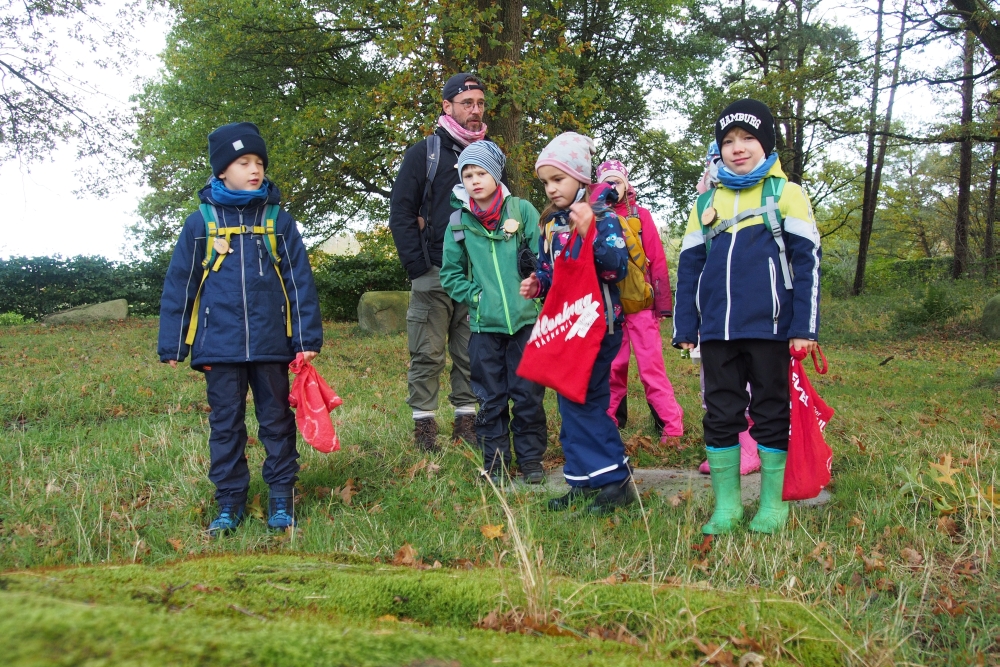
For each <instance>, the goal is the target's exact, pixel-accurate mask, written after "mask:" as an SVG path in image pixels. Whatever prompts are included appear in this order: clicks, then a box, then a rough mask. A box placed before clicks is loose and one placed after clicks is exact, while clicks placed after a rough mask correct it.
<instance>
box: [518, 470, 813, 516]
mask: <svg viewBox="0 0 1000 667" xmlns="http://www.w3.org/2000/svg"><path fill="white" fill-rule="evenodd" d="M635 485H636V487H638V489H639V493H645V492H646V491H653V493H657V494H660V495H663V496H668V497H669V496H673V495H675V494H677V493H679V492H681V491H691V492H692V493H693V494H694V496H695V497H696V498H697V497H702V496H704V497H707V498H711V496H712V482H711V481H710V480H709V476H708V475H702V474H701V473H699V472H698V471H697V470H679V469H671V468H636V469H635ZM534 488H538V487H534ZM542 488H544V489H546V490H548V491H550V492H551V491H553V490H555V491H556V492H558V493H565V492H567V491H569V485H568V484H566V480H565V478H564V477H563V475H562V468H557V469H555V470H552V471H550V472H549V479H548V482H547V483H546V484H545V486H544V487H542ZM741 490H742V492H743V502H744V503H748V502H751V501H755V500H757V499H758V498H759V497H760V473H756V472H755V473H751V474H749V475H744V476H743V480H742V484H741ZM828 502H830V492H829V491H827V490H826V489H824V490H823V491H821V492H820V494H819V496H817V497H815V498H811V499H809V500H799V501H797V503H798V504H799V505H804V506H807V507H810V506H816V505H825V504H826V503H828Z"/></svg>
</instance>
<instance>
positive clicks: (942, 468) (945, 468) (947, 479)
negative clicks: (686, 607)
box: [930, 454, 961, 486]
mask: <svg viewBox="0 0 1000 667" xmlns="http://www.w3.org/2000/svg"><path fill="white" fill-rule="evenodd" d="M939 461H940V463H931V464H930V467H931V468H933V469H934V470H937V471H938V472H939V473H940V476H939V477H937V478H935V479H934V481H935V482H937V483H938V484H947V485H948V486H955V479H954V476H955V474H956V473H958V472H961V470H960V469H958V468H952V467H951V454H945V455H944V456H942V457H941V458H940V459H939Z"/></svg>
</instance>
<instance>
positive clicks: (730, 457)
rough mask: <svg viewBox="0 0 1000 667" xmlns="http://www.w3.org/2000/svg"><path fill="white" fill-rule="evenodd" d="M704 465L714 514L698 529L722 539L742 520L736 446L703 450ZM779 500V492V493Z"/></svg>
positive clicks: (738, 449) (737, 450) (737, 446)
mask: <svg viewBox="0 0 1000 667" xmlns="http://www.w3.org/2000/svg"><path fill="white" fill-rule="evenodd" d="M706 451H707V452H708V465H709V467H710V468H711V470H712V491H713V492H714V493H715V511H714V512H712V518H711V519H709V520H708V523H706V524H705V525H704V526H702V527H701V532H703V533H705V534H706V535H722V534H723V533H728V532H730V531H732V530H733V529H734V528H736V526H738V525H739V523H740V521H741V520H742V519H743V499H742V498H741V497H740V446H739V445H733V446H732V447H726V448H725V449H712V448H711V447H707V448H706ZM778 495H779V497H780V495H781V494H780V491H779V494H778Z"/></svg>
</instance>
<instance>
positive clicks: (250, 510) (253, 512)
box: [246, 493, 264, 520]
mask: <svg viewBox="0 0 1000 667" xmlns="http://www.w3.org/2000/svg"><path fill="white" fill-rule="evenodd" d="M246 511H247V514H249V515H250V516H253V517H256V518H258V519H261V520H263V519H264V509H263V508H262V507H261V506H260V494H259V493H258V494H257V495H255V496H254V497H253V500H251V501H250V502H248V503H247V507H246Z"/></svg>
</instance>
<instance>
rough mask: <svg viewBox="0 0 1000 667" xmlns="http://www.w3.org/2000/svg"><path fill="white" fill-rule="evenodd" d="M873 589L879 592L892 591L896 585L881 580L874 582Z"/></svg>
mask: <svg viewBox="0 0 1000 667" xmlns="http://www.w3.org/2000/svg"><path fill="white" fill-rule="evenodd" d="M875 588H877V589H878V590H880V591H883V592H886V591H894V590H896V584H895V583H894V582H892V581H890V580H888V579H885V578H881V579H878V580H877V581H876V582H875Z"/></svg>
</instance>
